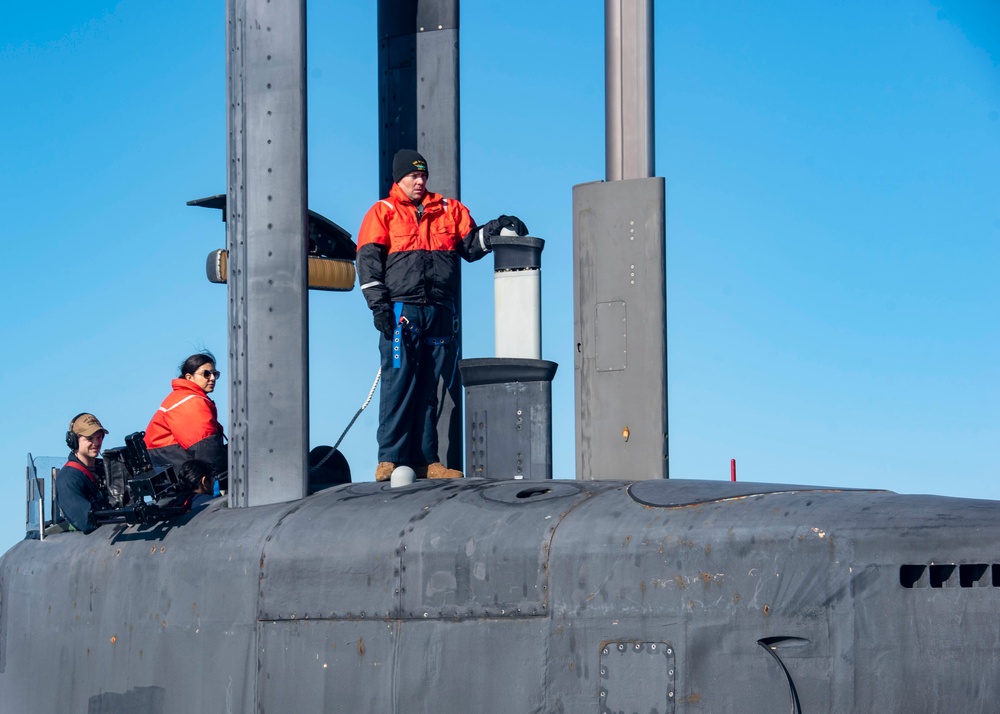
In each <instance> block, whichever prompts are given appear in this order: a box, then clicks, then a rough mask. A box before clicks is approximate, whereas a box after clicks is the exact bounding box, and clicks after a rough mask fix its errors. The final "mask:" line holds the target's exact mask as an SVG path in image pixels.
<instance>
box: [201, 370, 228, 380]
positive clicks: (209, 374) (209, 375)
mask: <svg viewBox="0 0 1000 714" xmlns="http://www.w3.org/2000/svg"><path fill="white" fill-rule="evenodd" d="M197 374H200V375H201V376H202V377H204V378H205V379H210V378H212V377H215V378H216V379H218V378H219V375H220V374H222V372H220V371H219V370H217V369H203V370H201V371H200V372H197Z"/></svg>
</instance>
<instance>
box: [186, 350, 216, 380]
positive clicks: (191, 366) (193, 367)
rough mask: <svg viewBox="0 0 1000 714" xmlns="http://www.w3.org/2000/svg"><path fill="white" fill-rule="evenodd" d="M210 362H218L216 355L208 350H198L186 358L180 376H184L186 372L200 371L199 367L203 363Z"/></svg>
mask: <svg viewBox="0 0 1000 714" xmlns="http://www.w3.org/2000/svg"><path fill="white" fill-rule="evenodd" d="M210 362H211V363H212V364H213V365H214V364H216V362H215V355H213V354H212V353H211V352H209V351H208V350H202V351H201V352H196V353H195V354H193V355H191V356H190V357H188V358H187V359H186V360H184V362H183V363H182V364H181V374H180V376H181V377H184V375H186V374H194V373H195V372H197V371H198V368H199V367H201V366H202V365H203V364H208V363H210Z"/></svg>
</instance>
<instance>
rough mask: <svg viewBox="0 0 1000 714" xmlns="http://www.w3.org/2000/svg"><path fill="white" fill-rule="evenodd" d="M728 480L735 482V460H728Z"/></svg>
mask: <svg viewBox="0 0 1000 714" xmlns="http://www.w3.org/2000/svg"><path fill="white" fill-rule="evenodd" d="M729 480H730V481H735V480H736V459H729Z"/></svg>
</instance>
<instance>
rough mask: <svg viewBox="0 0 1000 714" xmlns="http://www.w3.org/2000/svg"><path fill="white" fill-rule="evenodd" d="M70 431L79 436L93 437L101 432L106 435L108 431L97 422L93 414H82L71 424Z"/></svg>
mask: <svg viewBox="0 0 1000 714" xmlns="http://www.w3.org/2000/svg"><path fill="white" fill-rule="evenodd" d="M69 430H70V431H72V432H74V433H75V434H78V435H79V436H93V435H94V434H96V433H97V432H99V431H103V432H104V433H105V434H107V433H108V430H107V429H105V428H104V427H103V426H102V425H101V422H99V421H98V420H97V417H95V416H94V415H93V414H87V413H84V414H81V415H80V416H78V417H77V418H76V419H74V420H73V421H71V422H70V424H69Z"/></svg>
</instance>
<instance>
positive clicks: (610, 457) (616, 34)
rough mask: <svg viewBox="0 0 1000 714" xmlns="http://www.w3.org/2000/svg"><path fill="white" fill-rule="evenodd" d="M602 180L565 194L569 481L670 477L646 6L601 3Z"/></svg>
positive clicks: (659, 189)
mask: <svg viewBox="0 0 1000 714" xmlns="http://www.w3.org/2000/svg"><path fill="white" fill-rule="evenodd" d="M604 7H605V42H606V58H605V61H606V97H605V103H606V109H605V111H606V123H607V126H606V132H607V147H606V155H607V182H595V183H588V184H580V185H578V186H574V187H573V245H574V256H573V292H574V300H575V302H574V304H575V315H574V336H575V342H576V345H575V346H576V350H575V353H576V356H575V360H576V361H575V392H576V405H577V413H578V415H579V416H578V419H577V425H576V449H577V478H578V479H583V480H597V479H655V478H667V477H668V476H669V461H668V435H667V345H666V330H667V313H666V257H665V256H666V251H665V232H664V206H665V200H664V183H663V179H662V178H659V177H653V171H654V167H653V155H654V146H653V29H652V28H653V2H652V0H606V1H605V6H604Z"/></svg>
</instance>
